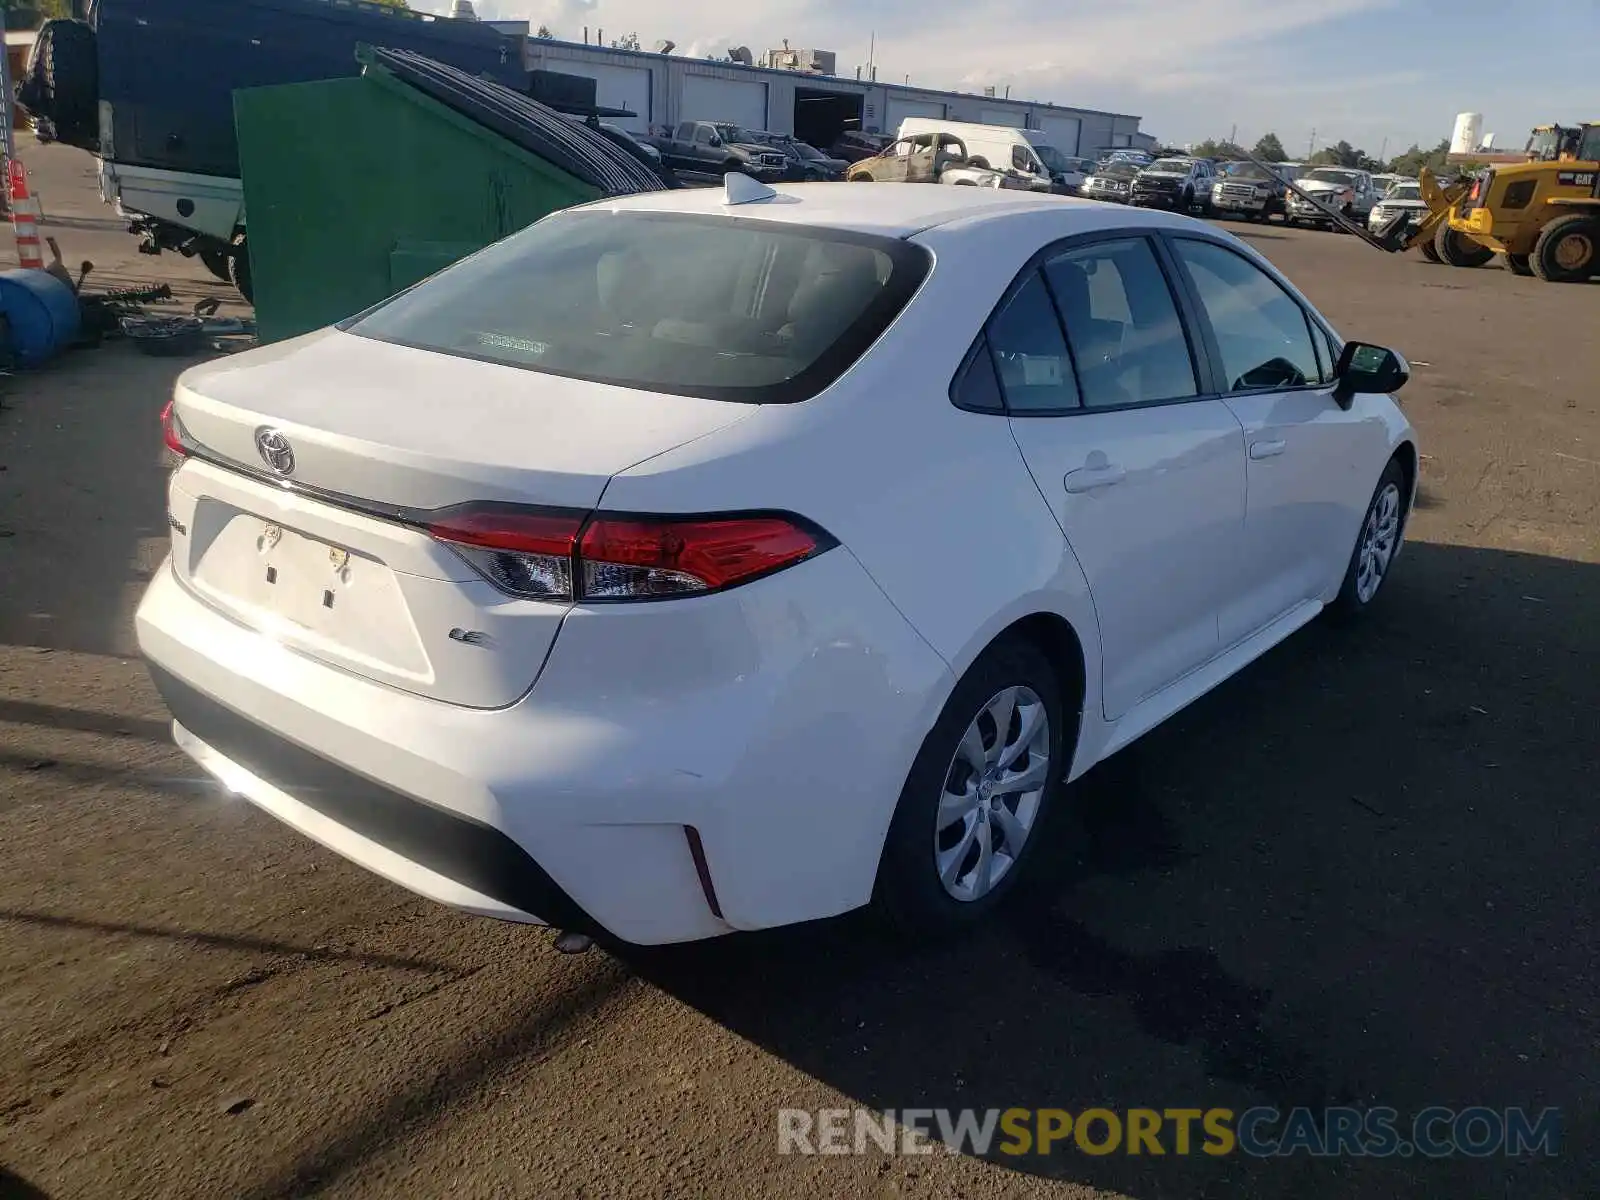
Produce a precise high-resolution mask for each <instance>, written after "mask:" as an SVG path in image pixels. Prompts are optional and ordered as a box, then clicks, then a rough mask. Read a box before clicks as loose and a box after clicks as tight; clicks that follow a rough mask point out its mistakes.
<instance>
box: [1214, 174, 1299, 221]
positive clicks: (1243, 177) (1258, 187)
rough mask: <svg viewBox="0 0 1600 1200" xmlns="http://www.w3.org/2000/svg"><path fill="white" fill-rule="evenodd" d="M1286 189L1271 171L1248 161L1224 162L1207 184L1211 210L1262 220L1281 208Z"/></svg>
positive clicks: (1280, 210)
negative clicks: (1210, 183)
mask: <svg viewBox="0 0 1600 1200" xmlns="http://www.w3.org/2000/svg"><path fill="white" fill-rule="evenodd" d="M1287 194H1288V188H1286V187H1285V186H1284V184H1283V181H1282V179H1280V178H1279V177H1278V175H1277V174H1275V173H1274V172H1273V171H1270V170H1266V169H1264V168H1262V167H1258V166H1256V164H1255V163H1250V162H1236V163H1226V164H1224V166H1223V167H1221V168H1220V169H1219V170H1218V172H1217V176H1216V181H1215V182H1214V183H1213V184H1212V185H1211V209H1212V211H1213V212H1215V213H1218V214H1219V215H1222V216H1234V215H1237V216H1242V217H1245V218H1246V219H1247V220H1251V221H1265V220H1267V219H1268V218H1269V217H1271V216H1272V215H1273V214H1274V213H1277V214H1279V215H1281V214H1282V213H1283V211H1284V197H1285V196H1286V195H1287Z"/></svg>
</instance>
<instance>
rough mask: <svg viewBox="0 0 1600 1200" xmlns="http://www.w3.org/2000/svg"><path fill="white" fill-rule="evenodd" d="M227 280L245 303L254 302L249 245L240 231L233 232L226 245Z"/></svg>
mask: <svg viewBox="0 0 1600 1200" xmlns="http://www.w3.org/2000/svg"><path fill="white" fill-rule="evenodd" d="M228 280H229V282H231V283H232V284H233V286H234V287H235V288H236V289H237V290H238V292H239V295H241V296H243V297H244V298H245V301H246V302H247V303H250V304H254V303H255V302H256V295H255V287H254V286H253V284H252V282H251V279H250V246H249V243H248V242H247V241H246V240H245V235H244V234H242V233H236V234H234V235H233V242H232V244H230V245H229V247H228Z"/></svg>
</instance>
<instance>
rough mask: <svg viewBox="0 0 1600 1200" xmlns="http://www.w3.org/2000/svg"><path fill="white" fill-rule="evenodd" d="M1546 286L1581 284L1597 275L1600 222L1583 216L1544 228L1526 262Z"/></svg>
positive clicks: (1599, 257) (1552, 223)
mask: <svg viewBox="0 0 1600 1200" xmlns="http://www.w3.org/2000/svg"><path fill="white" fill-rule="evenodd" d="M1529 266H1531V267H1532V268H1533V273H1534V274H1535V275H1537V276H1538V277H1539V278H1540V279H1542V280H1544V281H1545V282H1546V283H1583V282H1585V281H1586V280H1588V279H1589V278H1590V277H1591V276H1592V275H1594V274H1596V273H1597V272H1600V220H1596V219H1595V218H1594V217H1591V216H1588V215H1587V214H1584V213H1573V214H1571V215H1570V216H1565V217H1557V218H1556V219H1555V220H1554V221H1551V222H1550V224H1548V225H1546V226H1545V227H1544V230H1543V231H1542V232H1541V233H1540V234H1539V240H1538V241H1537V242H1536V243H1534V247H1533V254H1532V255H1531V256H1530V259H1529Z"/></svg>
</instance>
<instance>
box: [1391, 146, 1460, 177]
mask: <svg viewBox="0 0 1600 1200" xmlns="http://www.w3.org/2000/svg"><path fill="white" fill-rule="evenodd" d="M1449 153H1450V139H1449V138H1445V139H1444V140H1443V141H1441V142H1440V143H1439V144H1438V145H1437V146H1435V147H1434V148H1433V149H1432V150H1424V149H1423V148H1422V147H1420V146H1416V145H1413V146H1412V147H1411V149H1409V150H1407V151H1406V152H1405V153H1404V154H1397V155H1395V156H1394V157H1393V158H1391V159H1390V160H1389V164H1388V169H1389V170H1390V171H1392V172H1394V174H1396V175H1411V176H1416V175H1417V174H1418V173H1419V172H1420V171H1421V170H1422V168H1423V167H1427V168H1428V169H1429V170H1430V171H1432V172H1434V173H1435V174H1438V173H1439V172H1440V171H1443V170H1445V167H1446V163H1445V159H1446V156H1447V155H1449Z"/></svg>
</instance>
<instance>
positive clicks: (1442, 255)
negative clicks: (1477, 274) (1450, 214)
mask: <svg viewBox="0 0 1600 1200" xmlns="http://www.w3.org/2000/svg"><path fill="white" fill-rule="evenodd" d="M1433 248H1434V249H1435V250H1436V251H1438V253H1439V261H1440V262H1442V263H1444V264H1445V265H1446V266H1451V267H1481V266H1483V265H1484V264H1485V263H1487V262H1488V261H1489V260H1490V259H1491V258H1493V257H1494V251H1493V250H1491V249H1489V247H1487V246H1485V245H1482V244H1480V243H1478V242H1475V241H1473V240H1472V239H1471V238H1469V237H1467V236H1466V235H1465V234H1461V233H1457V232H1456V231H1455V230H1454V229H1451V228H1450V226H1449V225H1441V226H1439V232H1438V233H1436V234H1434V235H1433Z"/></svg>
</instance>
